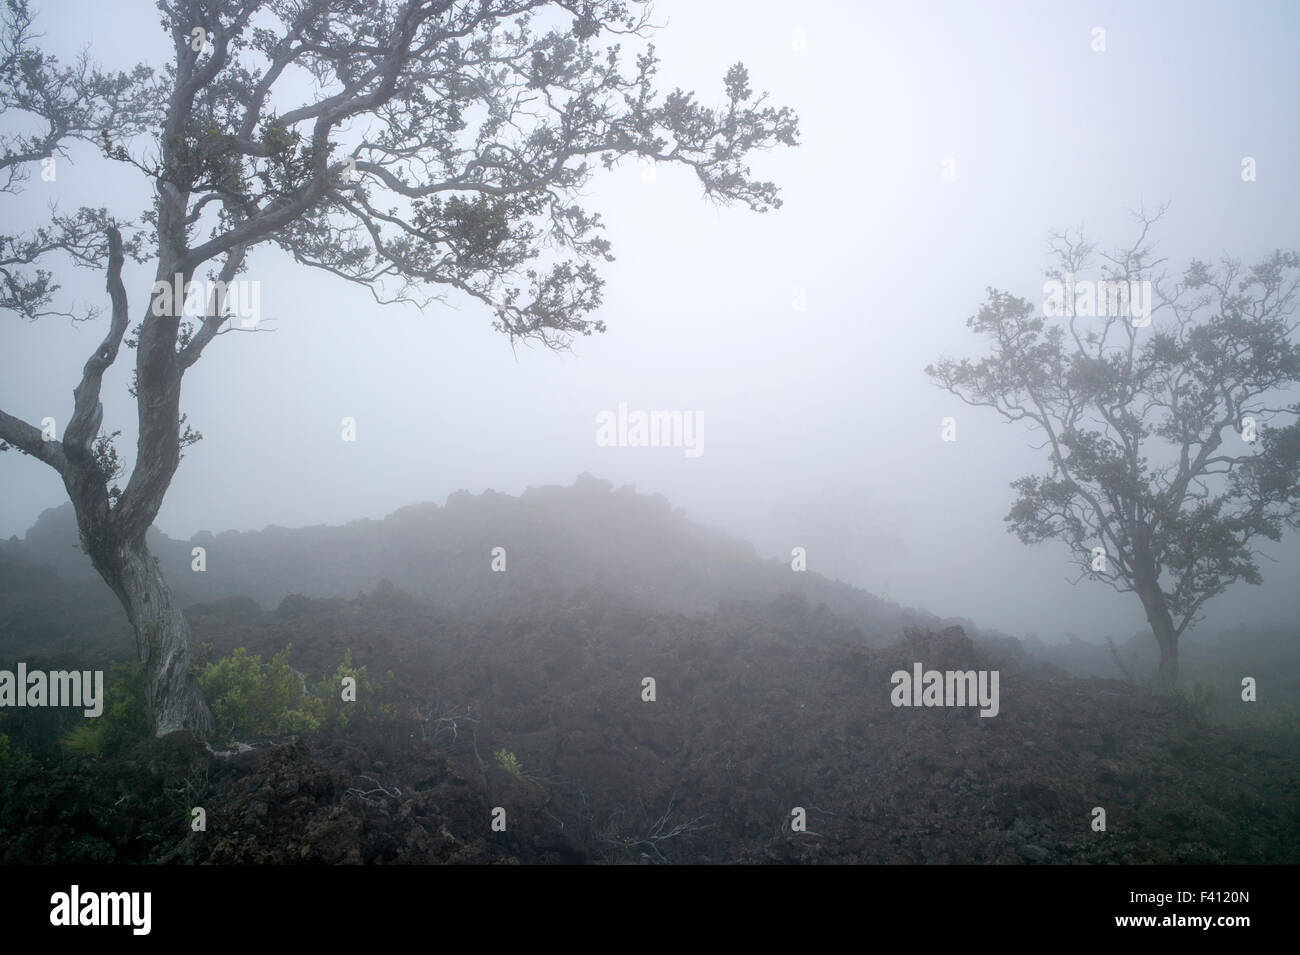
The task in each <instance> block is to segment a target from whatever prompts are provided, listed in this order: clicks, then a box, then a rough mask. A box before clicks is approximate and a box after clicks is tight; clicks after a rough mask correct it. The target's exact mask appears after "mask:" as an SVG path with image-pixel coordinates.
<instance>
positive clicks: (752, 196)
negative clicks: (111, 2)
mask: <svg viewBox="0 0 1300 955" xmlns="http://www.w3.org/2000/svg"><path fill="white" fill-rule="evenodd" d="M157 6H158V10H159V12H160V14H161V25H162V33H161V34H158V33H152V34H150V35H149V36H148V37H144V38H142V39H144V40H148V39H157V40H159V41H161V43H162V44H163V46H162V49H163V50H165V51H166V52H165V54H164V55H165V58H166V61H167V63H166V66H165V67H163V68H162V69H161V70H157V71H155V70H153V69H150V68H148V67H145V66H140V67H137V68H136V69H135V70H133V71H131V72H129V73H122V74H107V73H103V72H100V71H98V70H96V69H95V68H93V66H91V65H90V64H89V63H88V62H87V61H85V60H84V59H83V60H79V61H78V62H76V63H75V64H73V65H70V66H66V65H60V64H59V63H58V62H57V61H56V60H55V59H54V58H53V57H51V56H49V55H47V54H45V53H43V52H42V51H41V50H40V49H39V47H38V46H37V44H36V36H35V34H34V31H33V28H32V21H33V17H32V13H31V12H30V11H29V9H28V5H27V2H26V0H7V10H6V14H5V17H4V22H3V24H2V27H3V30H2V32H3V36H2V38H0V42H2V43H3V49H2V50H0V57H2V58H3V63H2V65H0V112H3V113H4V114H5V115H4V123H5V126H4V129H5V130H7V132H4V133H3V134H0V137H2V138H0V153H2V155H0V178H4V179H5V181H4V182H3V183H0V189H3V190H4V191H8V192H15V191H17V190H18V189H19V188H21V186H22V183H23V182H24V181H25V180H26V179H28V178H30V175H31V173H32V172H33V171H34V170H35V169H37V168H39V164H41V163H42V161H45V162H47V163H48V162H50V161H52V160H55V159H57V158H58V157H61V156H64V155H66V152H65V150H67V149H68V148H69V147H70V146H73V145H74V144H76V143H78V142H79V143H81V144H82V145H83V146H85V144H89V146H90V147H91V148H93V149H94V151H95V152H96V153H97V155H98V157H99V158H100V159H102V160H103V161H106V162H113V163H118V164H121V165H123V166H127V167H130V168H131V169H132V170H133V171H134V172H136V173H138V174H139V175H141V176H143V177H145V178H146V179H147V180H148V181H149V182H150V184H151V185H152V188H153V191H154V194H155V197H156V198H155V199H154V200H153V202H152V205H151V207H150V208H148V209H146V210H145V211H143V212H140V211H139V210H135V211H132V210H127V209H119V208H101V209H87V208H82V209H79V210H77V211H75V212H60V211H57V210H56V211H54V212H53V213H52V214H51V217H50V218H49V221H46V222H42V223H39V224H33V228H31V229H30V230H29V231H25V232H14V233H12V234H5V235H0V279H3V281H0V305H2V306H3V307H4V308H7V309H9V310H11V311H13V312H16V313H17V314H18V315H19V316H21V317H23V318H25V319H28V320H36V319H39V318H41V317H43V316H47V315H56V314H62V315H67V316H70V317H71V318H73V319H74V320H78V321H86V320H90V319H91V318H92V317H94V315H93V313H92V312H84V311H83V312H76V313H74V312H70V311H68V310H67V309H60V308H59V307H58V306H57V305H56V304H55V302H56V298H57V293H58V285H57V283H56V282H55V281H54V276H53V274H52V273H51V271H50V268H51V263H62V264H64V265H68V264H74V265H78V266H84V267H90V268H94V269H99V270H102V271H103V272H104V273H105V274H106V276H107V291H108V302H109V305H110V308H109V311H108V315H107V322H106V324H107V329H106V333H105V335H104V338H103V341H102V342H101V343H100V344H99V345H98V347H96V348H95V350H94V352H93V353H92V354H90V355H89V357H88V358H87V360H86V363H85V366H84V370H83V372H82V375H81V379H80V382H79V383H77V384H76V387H75V389H74V391H73V395H74V405H73V409H72V412H71V416H70V418H69V419H68V423H67V426H66V428H65V429H64V430H63V434H62V437H61V438H59V437H58V436H57V435H51V434H49V433H44V434H43V433H42V429H41V428H38V427H36V426H34V425H33V424H31V423H29V422H28V421H26V420H23V419H22V418H20V417H18V416H15V415H13V414H8V413H5V412H3V411H0V447H7V446H12V447H15V448H17V449H18V450H20V451H22V452H24V453H26V454H29V455H31V456H33V457H35V458H38V459H40V460H41V461H43V462H45V463H46V464H47V465H49V466H50V467H52V468H54V469H55V470H56V471H58V473H59V474H60V476H61V477H62V478H63V482H64V485H65V487H66V488H67V491H68V495H69V497H70V498H71V500H72V503H73V505H74V507H75V510H76V514H77V524H78V529H79V533H80V537H81V542H82V546H83V548H84V549H85V551H86V552H87V554H89V556H90V559H91V561H92V562H93V564H94V566H95V568H96V570H97V571H98V572H99V573H100V575H101V576H102V577H103V578H104V580H105V581H107V583H108V585H109V586H110V587H111V588H112V589H113V591H114V593H116V594H117V596H118V598H119V599H120V601H121V603H122V605H123V607H125V609H126V613H127V616H128V617H129V619H130V621H131V624H132V626H133V628H134V630H135V634H136V640H137V650H138V654H139V657H140V659H141V661H142V663H143V665H144V667H145V670H146V674H147V682H148V693H147V697H148V705H149V714H150V721H151V724H152V726H153V728H154V730H155V731H156V732H157V733H158V734H160V735H161V734H163V733H167V732H170V731H174V730H177V729H181V728H186V727H188V728H193V729H195V730H206V729H208V728H209V727H210V726H211V715H210V713H209V712H208V709H207V707H206V705H205V704H204V702H203V700H202V697H201V695H200V693H199V691H198V689H197V687H196V685H195V682H194V679H193V676H192V675H191V674H190V672H189V666H190V659H191V651H190V634H189V628H188V625H187V623H186V621H185V618H184V615H183V614H182V613H181V611H180V609H179V608H178V607H176V606H175V605H174V603H173V601H172V597H171V595H170V593H169V591H168V588H167V584H166V582H165V581H164V579H163V576H162V574H161V572H160V570H159V567H158V565H157V562H156V561H155V560H154V559H153V558H152V557H151V556H150V554H149V551H148V549H147V547H146V544H145V534H146V531H147V530H148V529H149V527H150V525H151V524H152V522H153V520H154V518H155V516H156V515H157V513H158V510H159V507H160V506H161V504H162V501H163V497H164V495H165V494H166V491H167V488H168V485H169V484H170V482H171V480H172V476H173V475H174V474H175V472H176V468H177V465H178V464H179V463H180V460H181V452H182V449H183V448H184V447H185V446H186V445H187V444H188V443H190V442H192V441H194V440H197V438H198V437H199V435H198V434H197V432H195V431H193V430H192V429H191V427H190V425H189V424H187V423H186V418H185V415H184V414H182V412H181V386H182V383H183V381H184V378H185V375H186V374H187V372H188V371H189V370H190V368H191V367H192V366H193V365H194V364H195V362H197V361H198V360H199V358H200V357H202V355H203V353H204V351H205V350H206V349H208V348H209V347H210V346H212V344H213V342H214V341H215V340H216V339H217V338H218V337H221V336H223V335H224V333H225V332H228V331H231V330H235V329H236V327H238V326H237V324H236V323H235V322H234V320H233V319H232V316H231V314H230V302H229V301H228V297H229V296H230V295H231V289H232V288H234V287H236V286H237V285H238V282H239V281H241V280H240V279H239V277H240V276H241V275H243V274H245V271H246V268H247V265H248V261H249V254H250V253H251V252H252V250H253V249H254V248H256V247H257V246H259V245H270V246H275V247H278V248H279V249H280V250H282V251H283V252H284V253H287V254H288V255H289V256H291V257H292V258H293V260H294V261H296V262H297V263H299V264H300V265H302V266H303V267H305V268H312V269H318V270H320V271H322V272H325V273H328V274H329V275H330V276H332V277H334V278H336V279H338V280H341V281H346V282H353V283H357V284H359V285H363V286H365V287H366V288H367V289H369V290H370V291H371V293H372V294H373V295H374V297H375V299H376V300H377V301H378V302H381V303H390V302H395V301H408V302H414V303H415V304H417V305H421V306H423V305H424V304H427V303H428V302H430V301H437V300H441V299H442V297H443V295H444V294H445V292H446V291H448V290H456V291H457V292H458V293H460V294H463V295H466V296H470V297H472V298H475V299H478V300H479V301H480V302H481V303H482V307H483V308H484V310H485V311H490V312H491V313H492V316H493V324H494V327H495V328H496V329H498V330H499V331H500V332H502V333H504V334H505V335H506V336H508V337H509V339H510V340H511V341H512V342H516V341H534V342H538V343H540V344H542V345H544V346H547V347H552V348H558V347H564V345H565V344H567V343H568V342H569V341H570V340H571V338H572V336H574V335H576V334H581V335H587V334H591V333H592V332H594V331H603V330H604V325H603V324H602V322H601V321H599V320H598V319H596V318H594V317H593V316H594V315H595V313H596V309H597V308H598V306H599V305H600V302H601V286H602V280H601V277H600V274H599V270H598V265H599V263H601V262H602V261H605V260H608V259H610V258H611V256H610V248H609V244H608V242H607V241H606V240H605V239H604V238H603V237H602V235H601V228H602V226H601V222H600V217H599V216H598V215H597V214H595V213H593V212H590V211H588V210H587V209H586V208H585V207H584V206H583V204H582V203H581V202H580V201H579V200H580V198H581V196H582V194H583V189H584V187H585V186H586V185H587V184H588V182H589V181H590V180H591V178H592V175H593V174H594V173H595V172H597V171H599V170H600V169H602V168H603V169H610V168H612V167H613V166H615V165H616V164H617V163H618V162H619V161H620V160H622V159H624V158H627V157H633V158H639V159H640V160H641V161H644V162H657V163H676V164H680V165H682V166H685V167H688V168H690V169H691V170H692V171H693V172H694V173H695V176H696V177H697V179H698V181H699V183H700V184H701V186H702V187H703V191H704V194H705V195H706V196H707V197H708V198H710V199H713V200H715V201H718V202H722V203H730V202H739V203H741V204H743V205H745V206H747V207H749V208H750V209H752V210H755V211H758V212H764V211H766V210H768V209H770V208H773V207H776V206H779V205H780V201H779V199H778V198H777V189H776V187H775V186H774V185H773V184H772V183H770V182H764V181H760V180H757V179H755V178H754V177H753V176H752V175H751V173H750V170H749V168H748V167H747V166H746V164H745V163H746V159H747V157H748V156H749V155H750V154H752V153H753V152H754V151H756V150H763V149H766V148H769V147H772V146H775V145H788V146H792V145H794V144H795V143H796V136H797V120H796V117H795V116H794V114H793V113H792V112H791V111H790V110H788V109H785V108H775V107H773V106H770V105H768V104H767V103H766V97H765V95H758V94H755V93H754V91H753V90H752V89H751V88H750V85H749V77H748V75H747V73H746V70H745V68H744V67H743V66H742V65H740V64H737V65H735V66H733V67H731V68H730V70H728V71H727V73H726V76H725V78H724V80H723V84H722V97H721V102H720V104H719V105H717V106H705V105H703V104H701V103H700V102H699V101H697V100H696V98H695V96H694V94H692V93H688V92H684V91H682V90H680V89H676V90H673V91H671V92H668V93H666V94H661V93H660V92H659V91H658V90H657V89H656V72H657V60H656V58H655V55H654V50H653V47H652V46H647V45H644V44H642V43H641V42H640V41H641V39H643V38H644V37H646V36H647V35H648V33H649V31H650V26H649V20H648V16H649V12H648V10H646V9H645V8H644V7H645V4H644V3H642V2H640V0H403V2H398V0H365V2H360V0H243V2H239V0H161V2H159V3H158V4H157ZM620 41H621V42H623V43H627V42H633V43H636V44H637V46H638V49H639V50H640V52H639V53H637V54H636V55H635V56H634V57H631V58H630V62H629V57H628V56H627V55H625V52H624V51H623V50H622V49H621V48H620V45H619V44H620ZM272 104H274V105H272ZM6 231H7V230H6ZM128 258H130V259H131V260H133V261H134V262H137V263H144V264H146V265H147V266H150V267H152V270H153V274H154V277H155V282H154V283H153V284H152V285H151V286H149V287H148V288H147V289H144V288H142V289H139V290H137V292H136V293H135V294H136V298H135V305H134V306H133V307H134V309H135V312H134V314H135V315H136V318H135V320H134V322H133V321H132V319H131V318H130V315H131V308H132V306H129V305H128V294H127V288H126V286H125V283H124V280H123V274H122V273H123V267H124V265H125V263H126V260H127V259H128ZM176 276H179V280H177V279H176V278H175V277H176ZM204 277H206V279H207V283H205V284H201V285H200V284H195V285H191V284H190V283H191V282H195V281H196V280H199V281H200V282H201V281H202V280H203V278H204ZM169 288H171V289H172V292H171V293H168V291H167V290H168V289H169ZM196 288H201V289H203V290H204V293H205V300H204V302H203V306H202V307H201V308H199V309H196V310H191V311H190V312H187V311H186V309H185V308H184V304H185V301H186V299H187V298H188V297H189V296H190V294H191V293H192V292H193V290H194V289H196ZM146 292H148V294H147V295H146V294H145V293H146ZM208 292H210V296H208V295H207V293H208ZM238 324H239V325H244V324H246V322H240V323H238ZM124 343H125V344H126V345H127V346H128V347H129V348H134V350H135V368H134V371H135V373H134V380H133V383H132V386H131V391H132V394H133V396H134V397H135V400H136V406H137V416H138V427H139V437H138V441H137V444H136V449H135V455H134V462H133V467H131V468H130V469H129V474H128V475H127V476H126V477H125V480H122V481H120V482H119V481H118V479H117V478H118V473H119V472H120V471H124V470H125V469H124V467H123V463H124V462H122V461H120V460H119V458H118V452H117V449H116V448H115V447H114V445H113V441H112V438H113V435H114V434H115V433H116V432H112V431H110V430H108V426H107V425H105V423H104V422H103V421H102V417H103V411H102V406H101V404H100V387H101V381H102V379H103V376H104V373H105V371H106V370H107V369H108V368H109V367H110V366H111V365H112V364H113V363H114V362H115V361H116V360H117V358H118V354H119V350H120V348H121V346H122V345H123V344H124ZM303 373H304V374H311V373H319V371H317V370H314V369H307V368H304V369H303ZM14 410H17V409H14ZM33 420H40V418H39V415H38V416H35V417H34V419H33Z"/></svg>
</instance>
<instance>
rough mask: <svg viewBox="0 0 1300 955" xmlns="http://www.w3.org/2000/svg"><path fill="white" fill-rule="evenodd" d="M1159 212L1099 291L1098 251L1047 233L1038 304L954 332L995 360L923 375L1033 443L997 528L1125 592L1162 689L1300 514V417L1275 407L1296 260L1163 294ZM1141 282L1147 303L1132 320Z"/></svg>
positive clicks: (1200, 276) (1196, 265)
mask: <svg viewBox="0 0 1300 955" xmlns="http://www.w3.org/2000/svg"><path fill="white" fill-rule="evenodd" d="M1163 211H1164V210H1163V209H1162V210H1161V211H1160V212H1157V213H1156V214H1154V215H1146V214H1139V215H1138V217H1137V218H1138V222H1139V225H1140V235H1139V236H1138V239H1137V241H1136V242H1135V243H1134V244H1133V245H1132V246H1130V247H1129V248H1127V249H1123V250H1120V251H1119V252H1116V253H1114V254H1110V255H1103V256H1101V260H1102V261H1101V267H1100V274H1099V275H1098V276H1097V278H1096V279H1086V278H1085V276H1084V273H1085V270H1086V269H1088V268H1089V266H1090V263H1091V262H1092V261H1093V253H1094V251H1095V247H1094V246H1093V245H1091V244H1088V243H1087V242H1085V241H1084V239H1083V237H1082V236H1074V237H1071V236H1069V235H1062V234H1056V235H1053V236H1052V241H1051V248H1052V251H1053V252H1054V255H1055V260H1056V261H1055V267H1054V268H1053V269H1052V270H1051V271H1049V272H1048V273H1047V276H1048V278H1049V280H1050V281H1049V283H1048V284H1046V285H1045V286H1044V296H1045V302H1042V303H1034V302H1030V301H1026V300H1024V299H1020V298H1016V297H1015V296H1013V295H1010V294H1008V293H1006V292H1001V291H997V290H995V289H989V290H988V299H987V301H986V302H985V304H984V305H983V306H982V307H981V309H980V311H979V314H978V315H976V316H974V317H972V318H970V319H969V320H968V321H967V323H966V324H967V326H968V327H970V328H972V329H974V330H975V332H976V333H978V334H980V335H983V336H985V337H986V338H987V339H988V340H989V342H990V344H991V346H992V353H991V354H990V355H989V356H988V357H985V358H982V359H980V360H978V361H971V360H969V359H963V360H961V361H954V360H952V359H947V358H945V359H943V360H942V361H939V362H938V363H937V364H935V365H931V366H929V367H927V368H926V373H927V374H928V375H929V376H930V377H931V378H932V379H933V380H934V381H935V383H936V384H938V385H939V386H941V387H943V388H945V389H946V390H948V391H950V392H951V393H953V394H954V395H956V396H957V397H958V398H960V399H961V400H963V401H964V402H966V403H967V404H970V405H975V406H986V407H989V408H993V409H994V410H995V411H997V412H998V413H999V414H1000V415H1002V417H1003V418H1005V419H1006V420H1007V421H1008V422H1025V423H1026V424H1028V425H1029V426H1030V429H1031V430H1033V431H1035V432H1037V433H1038V434H1039V435H1040V436H1041V437H1042V438H1043V439H1044V440H1043V444H1042V445H1041V447H1043V448H1045V449H1046V450H1047V454H1048V460H1049V462H1050V465H1051V470H1050V472H1049V473H1047V474H1044V475H1041V476H1031V477H1024V478H1021V479H1019V480H1017V481H1016V482H1014V484H1013V485H1012V486H1013V487H1014V488H1015V490H1016V491H1017V492H1018V495H1019V496H1018V498H1017V500H1016V502H1015V504H1014V506H1013V507H1012V508H1011V511H1010V513H1009V514H1008V515H1007V517H1006V521H1007V523H1008V525H1009V530H1011V531H1013V532H1014V533H1016V534H1017V535H1018V536H1019V537H1020V539H1021V540H1022V541H1023V542H1025V543H1027V544H1030V543H1038V542H1041V541H1045V540H1049V539H1058V540H1063V541H1065V542H1066V543H1067V544H1068V545H1069V546H1070V548H1071V549H1072V551H1073V552H1074V555H1075V558H1076V559H1077V561H1078V562H1079V564H1080V566H1081V568H1082V570H1083V575H1084V576H1087V577H1090V578H1092V579H1094V580H1101V581H1105V582H1106V583H1108V584H1110V585H1111V586H1112V587H1114V588H1115V589H1116V590H1118V591H1121V592H1132V593H1135V594H1136V595H1137V597H1138V599H1139V600H1141V602H1142V606H1143V608H1144V609H1145V611H1146V617H1147V621H1148V622H1149V623H1150V625H1151V632H1152V634H1153V636H1154V637H1155V640H1156V643H1157V644H1158V645H1159V648H1160V666H1159V671H1158V674H1157V683H1158V685H1159V686H1160V687H1161V688H1163V689H1166V690H1168V689H1172V688H1173V686H1174V685H1175V683H1176V681H1177V676H1178V640H1179V637H1181V636H1182V634H1183V633H1184V631H1186V630H1187V628H1188V627H1190V626H1192V625H1193V623H1194V622H1195V621H1197V620H1198V619H1200V616H1199V612H1200V610H1201V608H1202V606H1203V605H1204V604H1205V602H1206V601H1207V600H1209V599H1210V598H1212V597H1214V596H1215V595H1217V594H1220V593H1222V592H1223V591H1224V590H1225V589H1226V588H1227V587H1228V586H1229V585H1230V584H1231V583H1233V582H1234V581H1237V580H1244V581H1247V582H1249V583H1252V584H1258V583H1260V582H1261V576H1260V571H1259V565H1258V563H1257V559H1256V558H1257V556H1258V552H1257V551H1256V550H1255V548H1254V546H1253V542H1255V541H1257V540H1258V539H1259V538H1267V539H1268V540H1272V541H1277V540H1279V539H1280V538H1281V534H1282V532H1283V530H1284V528H1285V527H1287V526H1290V527H1291V528H1295V527H1296V526H1297V521H1298V518H1300V423H1298V421H1297V419H1300V404H1295V403H1292V404H1289V405H1288V404H1287V403H1286V402H1287V400H1288V395H1289V398H1290V399H1291V400H1294V398H1295V397H1296V392H1295V391H1294V388H1295V386H1296V384H1297V383H1298V382H1300V347H1298V346H1297V344H1296V341H1295V331H1296V327H1297V324H1296V322H1294V321H1292V319H1291V316H1292V314H1293V313H1294V311H1295V307H1296V289H1297V285H1298V284H1300V278H1297V271H1298V270H1300V256H1297V254H1296V253H1294V252H1276V253H1274V254H1272V255H1270V256H1268V257H1266V258H1265V259H1264V260H1263V261H1262V262H1260V263H1259V264H1258V265H1256V266H1254V267H1251V268H1248V269H1243V268H1242V266H1241V265H1240V263H1239V262H1237V261H1234V260H1232V259H1227V258H1225V259H1223V260H1222V262H1221V263H1220V264H1219V265H1218V266H1217V267H1211V266H1209V265H1206V264H1205V263H1203V262H1199V261H1193V262H1192V263H1191V265H1190V266H1189V267H1188V268H1187V270H1186V271H1185V273H1184V274H1183V276H1182V279H1181V281H1180V282H1178V283H1176V284H1174V285H1172V286H1167V285H1166V284H1165V281H1164V277H1163V275H1156V274H1154V272H1155V270H1157V269H1159V268H1160V266H1161V265H1162V264H1163V260H1159V259H1156V258H1154V255H1153V252H1152V247H1151V246H1150V245H1149V244H1148V238H1147V237H1148V234H1149V232H1150V229H1151V227H1152V226H1153V224H1154V223H1155V222H1156V221H1157V220H1158V219H1159V218H1160V217H1161V215H1162V213H1163ZM1134 283H1136V284H1134ZM1141 283H1150V284H1149V285H1148V286H1146V288H1147V289H1148V290H1149V291H1150V292H1151V293H1152V295H1153V298H1154V303H1153V302H1152V300H1151V299H1148V300H1147V301H1146V304H1145V306H1144V307H1141V308H1139V307H1136V306H1138V305H1140V304H1141V298H1142V295H1143V294H1144V292H1143V285H1142V284H1141ZM1062 290H1065V291H1066V293H1067V294H1065V295H1064V296H1062V295H1061V294H1060V293H1061V291H1062ZM1086 313H1092V314H1086Z"/></svg>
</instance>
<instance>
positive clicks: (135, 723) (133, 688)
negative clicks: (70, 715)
mask: <svg viewBox="0 0 1300 955" xmlns="http://www.w3.org/2000/svg"><path fill="white" fill-rule="evenodd" d="M148 732H149V718H148V715H147V713H146V708H145V698H144V671H143V670H142V669H141V668H140V667H139V666H137V665H133V664H129V663H115V664H113V666H112V667H111V668H110V670H109V672H108V688H107V689H106V690H105V692H104V712H103V713H101V714H100V715H99V716H97V717H93V718H88V719H85V721H84V722H82V723H79V724H78V725H77V726H75V727H73V728H72V729H71V730H69V731H68V732H67V733H64V734H63V736H61V737H60V738H59V745H60V747H61V748H62V749H63V751H64V752H65V753H66V754H68V755H69V756H99V755H100V754H101V753H103V751H104V749H105V748H106V747H108V746H110V745H111V744H113V743H117V742H121V741H124V740H126V739H130V738H135V737H141V736H146V735H148Z"/></svg>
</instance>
